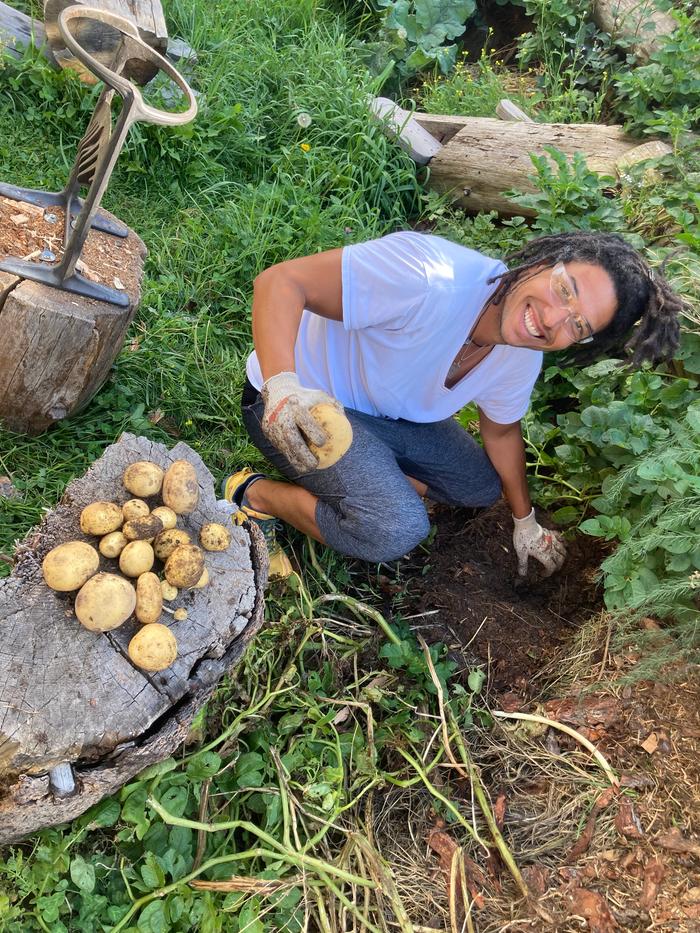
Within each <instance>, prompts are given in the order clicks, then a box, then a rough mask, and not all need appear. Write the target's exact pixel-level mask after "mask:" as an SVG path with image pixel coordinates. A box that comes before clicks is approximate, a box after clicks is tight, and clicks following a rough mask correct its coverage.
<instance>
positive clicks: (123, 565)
mask: <svg viewBox="0 0 700 933" xmlns="http://www.w3.org/2000/svg"><path fill="white" fill-rule="evenodd" d="M155 559H156V558H155V554H154V553H153V548H152V547H151V545H150V544H149V543H148V541H129V543H128V544H127V546H126V547H125V548H124V550H123V551H122V552H121V554H120V555H119V569H120V570H121V572H122V573H124V574H126V576H127V577H140V576H141V574H142V573H148V571H149V570H150V569H151V567H152V566H153V562H154V561H155Z"/></svg>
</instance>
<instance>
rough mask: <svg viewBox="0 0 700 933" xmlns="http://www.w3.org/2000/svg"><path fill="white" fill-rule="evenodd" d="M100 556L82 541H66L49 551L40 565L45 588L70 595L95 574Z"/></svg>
mask: <svg viewBox="0 0 700 933" xmlns="http://www.w3.org/2000/svg"><path fill="white" fill-rule="evenodd" d="M99 566H100V556H99V554H98V553H97V551H96V550H95V548H94V547H92V546H91V545H90V544H86V543H85V542H84V541H67V542H66V543H65V544H59V545H58V547H55V548H53V550H51V551H49V553H48V554H47V555H46V557H45V558H44V560H43V561H42V563H41V569H42V572H43V574H44V580H45V582H46V585H47V586H50V587H51V589H52V590H57V591H58V592H59V593H70V591H71V590H79V589H80V587H81V586H82V585H83V584H84V583H85V582H86V581H87V580H89V579H90V577H91V576H92V575H93V574H94V573H97V571H98V569H99Z"/></svg>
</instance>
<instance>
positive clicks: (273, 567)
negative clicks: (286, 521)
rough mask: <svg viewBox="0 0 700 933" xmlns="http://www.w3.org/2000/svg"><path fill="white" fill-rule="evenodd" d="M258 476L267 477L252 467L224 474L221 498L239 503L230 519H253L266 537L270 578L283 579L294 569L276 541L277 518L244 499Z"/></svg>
mask: <svg viewBox="0 0 700 933" xmlns="http://www.w3.org/2000/svg"><path fill="white" fill-rule="evenodd" d="M259 479H267V477H266V476H265V474H264V473H255V472H254V471H253V470H249V469H247V468H246V469H243V470H239V471H238V472H237V473H233V474H232V475H231V476H227V477H226V479H225V480H224V481H223V483H222V484H221V488H222V492H223V496H224V499H225V500H226V501H227V502H231V503H233V505H235V506H237V507H238V511H237V512H234V514H233V515H232V516H231V520H232V521H233V522H234V523H235V524H236V525H242V524H243V523H244V522H245V521H246V520H247V521H251V522H255V524H256V525H257V526H258V528H259V529H260V530H261V531H262V533H263V535H264V537H265V543H266V544H267V549H268V551H269V554H270V579H271V580H273V579H280V578H282V579H286V578H287V577H289V576H290V575H291V574H292V573H293V572H294V570H293V568H292V565H291V563H290V560H289V558H288V557H287V555H286V554H285V553H284V550H283V549H282V546H281V544H279V543H278V541H277V534H276V533H277V531H278V530H279V528H280V527H281V523H280V521H279V519H277V518H275V516H274V515H268V514H267V513H266V512H258V511H257V510H256V509H254V508H253V507H252V506H251V505H250V504H249V503H248V501H247V498H246V490H247V489H248V487H249V486H252V484H253V483H255V482H257V480H259Z"/></svg>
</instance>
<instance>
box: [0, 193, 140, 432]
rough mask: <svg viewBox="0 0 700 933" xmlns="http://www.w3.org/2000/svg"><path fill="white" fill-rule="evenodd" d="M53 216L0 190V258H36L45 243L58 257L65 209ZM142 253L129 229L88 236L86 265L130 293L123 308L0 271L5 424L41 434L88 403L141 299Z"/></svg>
mask: <svg viewBox="0 0 700 933" xmlns="http://www.w3.org/2000/svg"><path fill="white" fill-rule="evenodd" d="M103 213H105V214H106V213H107V212H106V211H105V212H103ZM108 216H111V215H108ZM13 217H14V218H15V221H16V220H17V219H18V218H19V220H20V221H22V222H20V223H15V222H13V220H12V218H13ZM22 218H24V220H22ZM55 218H56V219H55V221H54V223H53V224H51V225H48V224H47V223H46V222H45V220H44V210H43V209H42V208H37V207H36V206H35V205H33V204H25V202H23V201H13V200H10V199H9V198H2V197H0V258H4V257H5V256H10V255H12V256H19V257H20V258H27V256H33V255H34V258H37V257H38V255H39V254H40V253H41V250H42V249H43V248H47V246H49V245H50V246H51V247H53V249H54V250H55V255H56V257H57V258H60V243H61V241H62V236H61V234H62V230H63V212H62V211H61V210H59V209H56V212H55ZM49 230H50V231H51V233H49V232H47V231H49ZM35 254H36V255H35ZM145 255H146V248H145V246H144V244H143V242H142V241H141V239H140V238H139V237H138V236H137V235H136V234H135V233H134V232H133V231H130V232H129V235H128V236H127V237H126V238H121V237H116V236H112V235H110V234H107V233H102V232H100V231H99V230H94V229H93V230H92V231H91V232H90V234H89V236H88V239H87V242H86V244H85V247H84V249H83V252H82V259H83V261H84V266H83V267H82V268H83V269H84V273H85V274H86V275H87V276H88V277H92V278H93V279H94V280H95V281H100V282H102V283H103V284H105V285H109V286H110V287H114V286H115V282H116V284H117V287H120V286H121V287H122V288H123V289H124V291H125V292H126V293H127V294H128V296H129V305H128V307H124V308H122V307H119V306H117V305H114V304H110V303H109V302H106V301H95V300H93V299H90V298H83V297H82V296H79V295H75V294H73V293H71V292H65V291H61V290H59V289H57V288H52V287H50V286H48V285H43V284H39V283H37V282H30V281H29V280H27V279H19V278H16V277H15V276H13V275H9V274H8V273H5V272H0V328H1V329H2V341H0V421H1V422H2V423H3V424H4V425H5V426H6V427H9V428H11V429H12V430H13V431H20V432H23V433H28V434H38V433H40V432H41V431H44V430H46V428H47V427H49V426H50V425H51V424H53V423H54V422H56V421H59V420H60V419H62V418H65V417H67V416H68V415H70V414H73V413H74V412H76V411H79V410H80V409H81V408H83V407H84V406H85V405H87V403H88V402H89V401H90V399H91V398H92V397H93V395H94V394H95V392H97V390H98V389H99V388H100V386H101V385H102V383H103V382H104V381H105V379H106V378H107V375H108V374H109V370H110V368H111V366H112V363H113V362H114V359H115V357H116V356H117V353H118V352H119V350H120V349H121V347H122V344H123V342H124V337H125V336H126V331H127V328H128V326H129V324H130V323H131V319H132V318H133V316H134V313H135V311H136V308H137V307H138V303H139V299H140V293H141V280H142V276H143V262H144V257H145Z"/></svg>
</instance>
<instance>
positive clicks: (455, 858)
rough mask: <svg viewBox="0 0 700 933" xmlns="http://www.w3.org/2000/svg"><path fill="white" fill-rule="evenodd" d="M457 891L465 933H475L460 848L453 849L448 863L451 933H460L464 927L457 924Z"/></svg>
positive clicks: (462, 855)
mask: <svg viewBox="0 0 700 933" xmlns="http://www.w3.org/2000/svg"><path fill="white" fill-rule="evenodd" d="M458 891H459V893H460V894H461V899H462V904H463V905H464V925H466V928H467V933H475V931H474V921H473V920H472V905H471V902H470V900H469V891H468V890H467V880H466V878H465V877H464V854H463V852H462V849H461V847H460V848H458V849H455V851H454V853H453V854H452V861H451V862H450V924H451V925H452V933H462V930H463V929H464V925H463V924H461V923H460V922H459V917H458V913H457V905H458V904H459V898H458V897H457V892H458Z"/></svg>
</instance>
